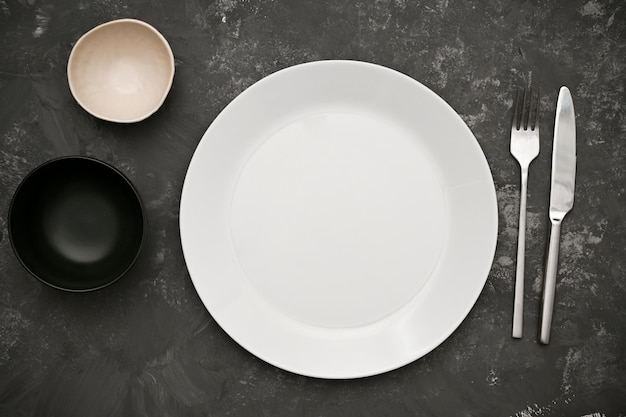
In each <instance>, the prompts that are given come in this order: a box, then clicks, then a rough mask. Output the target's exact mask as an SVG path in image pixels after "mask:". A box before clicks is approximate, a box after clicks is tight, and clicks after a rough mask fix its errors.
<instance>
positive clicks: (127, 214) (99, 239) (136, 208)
mask: <svg viewBox="0 0 626 417" xmlns="http://www.w3.org/2000/svg"><path fill="white" fill-rule="evenodd" d="M9 217H10V218H9V234H10V237H11V242H12V244H13V248H14V250H15V253H16V255H17V257H18V258H19V260H20V261H21V263H22V264H23V265H24V266H25V267H26V269H27V270H29V271H30V272H31V273H32V274H33V275H34V276H35V277H37V278H39V279H40V280H41V281H43V282H45V283H47V284H50V285H51V286H53V287H56V288H60V289H65V290H70V291H87V290H93V289H97V288H101V287H103V286H106V285H108V284H110V283H112V282H114V281H115V280H117V279H118V278H119V277H121V276H122V275H123V274H124V273H125V272H126V271H127V270H128V269H129V268H130V267H131V266H132V264H133V263H134V261H135V259H136V258H137V255H138V253H139V250H140V248H141V245H142V242H143V235H144V214H143V209H142V205H141V201H140V199H139V196H138V194H137V192H136V191H135V189H134V188H133V186H132V185H131V183H130V182H129V181H128V180H127V179H126V178H125V177H124V176H123V175H122V174H121V173H120V172H119V171H117V170H116V169H115V168H113V167H111V166H109V165H107V164H105V163H103V162H100V161H97V160H94V159H90V158H83V157H68V158H61V159H56V160H53V161H51V162H48V163H45V164H43V165H41V166H40V167H38V168H36V169H35V170H34V171H33V172H31V173H30V174H29V175H28V176H27V177H26V178H25V179H24V181H23V182H22V183H21V184H20V186H19V187H18V189H17V191H16V193H15V195H14V197H13V200H12V203H11V208H10V215H9Z"/></svg>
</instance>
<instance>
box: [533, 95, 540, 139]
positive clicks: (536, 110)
mask: <svg viewBox="0 0 626 417" xmlns="http://www.w3.org/2000/svg"><path fill="white" fill-rule="evenodd" d="M536 90H537V91H536V93H537V98H536V99H535V100H534V102H535V118H534V120H533V125H532V130H535V129H537V126H539V88H537V89H536Z"/></svg>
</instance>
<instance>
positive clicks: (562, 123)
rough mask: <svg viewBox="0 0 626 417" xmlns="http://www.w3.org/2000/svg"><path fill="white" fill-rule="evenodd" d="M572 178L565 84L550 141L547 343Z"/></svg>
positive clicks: (543, 330) (543, 332)
mask: <svg viewBox="0 0 626 417" xmlns="http://www.w3.org/2000/svg"><path fill="white" fill-rule="evenodd" d="M575 179H576V116H575V113H574V103H573V102H572V95H571V94H570V91H569V90H568V88H567V87H561V90H560V91H559V99H558V101H557V105H556V120H555V123H554V144H553V148H552V176H551V188H550V223H551V224H552V226H551V229H550V239H549V243H548V257H547V262H546V270H545V278H544V282H543V298H542V301H541V323H540V332H539V341H540V342H541V343H543V344H548V342H549V341H550V326H551V324H552V310H553V308H554V293H555V291H556V273H557V267H558V262H559V240H560V235H561V222H562V221H563V218H564V217H565V215H566V214H567V213H568V212H569V211H570V210H571V209H572V207H573V205H574V188H575V187H574V186H575Z"/></svg>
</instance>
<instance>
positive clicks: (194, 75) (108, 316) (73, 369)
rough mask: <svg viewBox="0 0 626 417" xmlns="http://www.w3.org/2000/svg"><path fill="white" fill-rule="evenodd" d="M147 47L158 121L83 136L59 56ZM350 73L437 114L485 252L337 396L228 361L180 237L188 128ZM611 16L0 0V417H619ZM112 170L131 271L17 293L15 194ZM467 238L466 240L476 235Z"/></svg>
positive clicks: (553, 9)
mask: <svg viewBox="0 0 626 417" xmlns="http://www.w3.org/2000/svg"><path fill="white" fill-rule="evenodd" d="M121 17H135V18H140V19H143V20H145V21H147V22H149V23H151V24H152V25H154V26H155V27H156V28H157V29H159V30H160V31H161V32H162V33H163V34H164V36H165V37H166V38H167V39H168V41H169V42H170V44H171V46H172V49H173V51H174V55H175V57H176V76H175V80H174V85H173V89H172V91H171V93H170V95H169V97H168V99H167V100H166V103H165V105H164V107H163V108H162V109H161V110H160V111H159V112H158V113H157V114H155V115H154V116H153V117H151V118H150V119H148V120H146V121H144V122H141V123H138V124H135V125H128V126H122V125H116V124H111V123H106V122H102V121H99V120H96V119H94V118H92V117H91V116H89V115H88V114H87V113H85V112H84V111H83V110H82V109H81V108H80V107H79V106H78V105H77V104H76V103H75V102H74V101H73V99H72V97H71V95H70V92H69V89H68V85H67V80H66V75H65V68H66V62H67V58H68V56H69V53H70V50H71V48H72V46H73V44H74V42H75V41H76V40H77V39H78V38H79V37H80V36H81V34H83V33H84V32H85V31H87V30H88V29H90V28H92V27H93V26H95V25H97V24H100V23H103V22H105V21H108V20H111V19H114V18H121ZM339 58H341V59H358V60H364V61H370V62H374V63H378V64H382V65H385V66H388V67H390V68H393V69H396V70H399V71H402V72H404V73H406V74H408V75H410V76H411V77H414V78H415V79H417V80H418V81H420V82H422V83H423V84H425V85H426V86H428V87H430V88H431V89H432V90H433V91H435V92H436V93H437V94H439V95H440V96H441V97H443V98H444V99H445V100H446V101H447V102H449V103H450V104H451V105H452V107H453V108H454V109H456V110H457V111H458V112H459V113H460V114H461V116H462V117H463V119H464V120H465V121H466V122H467V124H468V125H469V127H470V128H471V129H472V131H473V132H474V134H475V136H476V138H477V139H478V141H479V143H480V145H481V146H482V148H483V150H484V152H485V154H486V156H487V160H488V162H489V164H490V167H491V169H492V172H493V177H494V181H495V186H496V190H497V195H498V204H499V221H500V228H499V237H498V248H497V252H496V256H495V261H494V264H493V268H492V270H491V273H490V274H489V278H488V280H487V284H486V286H485V288H484V290H483V292H482V294H481V296H480V298H479V300H478V302H477V304H476V305H475V307H474V309H473V310H472V312H471V313H470V314H469V316H468V317H467V319H466V320H465V321H464V322H463V324H462V325H461V326H460V327H459V329H458V330H457V331H456V332H455V333H454V334H453V335H452V336H451V337H450V338H449V339H448V340H447V341H446V342H445V343H444V344H442V345H441V346H440V347H438V348H437V349H435V350H434V351H433V352H432V353H430V354H428V355H427V356H426V357H424V358H422V359H419V360H417V361H416V362H414V363H412V364H410V365H407V366H405V367H403V368H401V369H398V370H396V371H393V372H389V373H387V374H383V375H379V376H375V377H371V378H365V379H360V380H353V381H325V380H318V379H311V378H306V377H301V376H297V375H293V374H290V373H287V372H284V371H281V370H279V369H276V368H274V367H272V366H270V365H267V364H265V363H264V362H262V361H260V360H258V359H256V358H255V357H254V356H252V355H250V354H248V353H247V352H246V351H244V350H243V349H242V348H240V347H239V346H238V345H237V344H236V343H235V342H234V341H232V340H231V339H230V338H229V337H228V336H227V335H226V334H225V333H224V332H223V331H222V330H221V329H220V328H219V327H218V326H217V324H216V323H215V321H214V320H213V319H212V318H211V317H210V315H209V314H208V313H207V311H206V309H205V308H204V306H203V305H202V303H201V302H200V300H199V298H198V296H197V294H196V292H195V290H194V288H193V285H192V283H191V281H190V278H189V275H188V273H187V270H186V268H185V264H184V260H183V256H182V252H181V248H180V241H179V234H178V207H179V202H180V191H181V186H182V182H183V179H184V175H185V170H186V167H187V164H188V162H189V160H190V158H191V155H192V152H193V150H194V148H195V146H196V145H197V143H198V141H199V140H200V138H201V136H202V134H203V132H204V130H205V129H206V128H207V127H208V125H209V124H210V123H211V121H212V120H213V118H214V117H215V116H216V115H217V114H218V112H219V111H220V110H221V109H223V108H224V107H225V106H226V105H227V104H228V103H229V101H230V100H232V99H233V98H234V97H235V96H236V95H237V94H238V93H240V92H241V91H243V90H244V89H245V88H246V87H248V86H250V85H251V84H252V83H254V82H255V81H257V80H259V79H260V78H262V77H264V76H266V75H268V74H270V73H272V72H274V71H276V70H279V69H281V68H284V67H287V66H290V65H293V64H297V63H302V62H306V61H312V60H318V59H339ZM625 78H626V4H625V3H624V2H623V1H621V0H590V1H587V0H577V1H546V2H541V1H525V2H522V1H519V0H487V1H478V0H469V1H454V0H420V1H409V0H375V1H374V0H372V1H358V2H353V1H344V0H330V1H326V0H325V1H313V0H310V1H305V0H297V1H287V0H276V1H269V0H264V1H261V0H247V1H245V0H242V1H235V0H218V1H208V0H180V1H173V0H172V1H162V2H160V1H156V0H94V1H88V0H79V1H76V0H56V1H44V0H19V1H17V0H0V415H1V416H3V417H4V416H6V417H13V416H37V417H39V416H63V417H68V416H114V417H116V416H307V417H308V416H311V417H312V416H322V417H330V416H342V417H343V416H431V415H432V416H443V415H459V416H486V415H490V416H520V417H521V416H566V415H567V416H624V415H626V281H625V268H626V261H625V256H624V248H625V246H626V239H625V238H626V230H625V229H626V228H625V218H626V204H625V203H626V200H625V199H626V195H625V190H624V187H625V178H626V169H625V162H626V161H625V159H626V143H625V141H626V119H625V116H624V105H625V97H626V96H625V92H624V81H625ZM531 83H532V84H533V85H535V86H538V87H540V88H541V92H542V93H541V116H542V124H541V134H542V142H541V146H542V151H541V154H540V156H539V157H538V158H537V160H536V161H535V162H534V163H533V165H532V166H531V174H530V182H529V197H528V238H527V245H528V246H527V267H526V270H527V287H526V288H527V294H526V311H525V319H526V320H525V337H524V339H523V340H519V341H518V340H513V339H511V337H510V326H511V324H510V323H511V311H512V298H513V278H514V271H515V250H516V238H517V209H518V202H519V194H518V193H519V170H518V168H517V165H516V162H515V161H514V160H513V159H512V158H511V157H510V155H509V153H508V131H509V120H510V115H511V110H510V108H511V104H512V91H513V90H514V88H515V87H516V86H526V85H529V84H531ZM563 84H564V85H567V86H569V87H570V89H571V91H572V94H573V97H574V104H575V107H576V112H577V117H578V121H577V127H578V178H577V197H576V203H575V207H574V210H573V211H572V212H571V213H570V215H569V217H568V218H567V219H566V221H565V223H564V225H563V230H562V232H563V235H562V246H561V268H560V276H559V283H558V289H557V300H556V310H555V316H554V327H553V335H552V342H551V344H550V345H549V346H541V345H539V344H538V343H537V342H536V338H535V333H536V329H537V316H538V309H539V300H540V297H541V283H542V273H543V259H544V251H545V240H546V239H545V238H546V235H547V214H546V213H547V203H548V197H549V175H550V156H551V144H552V130H553V125H554V110H555V102H556V97H557V93H558V88H559V87H560V86H561V85H563ZM69 154H81V155H89V156H93V157H96V158H100V159H102V160H104V161H107V162H109V163H111V164H113V165H114V166H116V167H118V168H119V169H121V170H122V171H123V172H124V173H125V174H127V175H128V176H129V178H131V179H132V181H133V182H134V183H135V184H136V186H137V187H138V189H139V192H140V194H141V197H142V199H143V200H144V202H145V204H146V207H147V212H148V222H149V229H148V238H147V244H146V246H145V248H144V250H143V252H142V254H141V256H140V258H139V260H138V263H137V264H136V266H135V267H134V268H133V269H132V270H131V272H130V273H129V274H128V275H127V276H125V277H124V278H123V279H122V280H120V281H119V282H117V283H116V284H114V285H112V286H111V287H108V288H106V289H104V290H101V291H98V292H95V293H89V294H67V293H63V292H61V291H57V290H54V289H50V288H47V287H45V286H43V285H42V284H40V283H39V282H38V281H36V280H35V279H34V278H31V277H30V276H29V275H28V274H27V273H26V271H24V270H23V269H22V267H21V266H20V265H19V263H18V261H17V260H16V258H15V256H14V254H13V252H12V250H11V245H10V242H9V238H8V234H7V217H6V216H7V209H8V204H9V202H10V198H11V196H12V194H13V192H14V190H15V188H16V187H17V185H18V183H19V182H20V181H21V179H22V178H23V177H24V176H25V175H26V173H27V172H29V170H30V169H32V168H34V167H35V166H37V165H38V164H40V163H42V162H44V161H46V160H48V159H50V158H53V157H56V156H62V155H69ZM477 238H479V237H477Z"/></svg>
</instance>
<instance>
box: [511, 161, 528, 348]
mask: <svg viewBox="0 0 626 417" xmlns="http://www.w3.org/2000/svg"><path fill="white" fill-rule="evenodd" d="M527 190H528V169H524V168H522V187H521V191H520V203H519V230H518V233H517V269H516V270H515V299H514V302H513V333H512V336H513V337H514V338H516V339H520V338H521V337H522V329H523V324H524V258H525V252H526V194H527V192H528V191H527Z"/></svg>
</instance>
